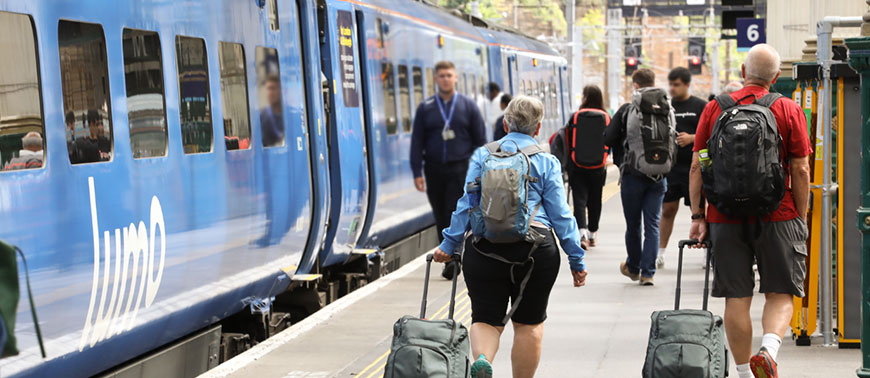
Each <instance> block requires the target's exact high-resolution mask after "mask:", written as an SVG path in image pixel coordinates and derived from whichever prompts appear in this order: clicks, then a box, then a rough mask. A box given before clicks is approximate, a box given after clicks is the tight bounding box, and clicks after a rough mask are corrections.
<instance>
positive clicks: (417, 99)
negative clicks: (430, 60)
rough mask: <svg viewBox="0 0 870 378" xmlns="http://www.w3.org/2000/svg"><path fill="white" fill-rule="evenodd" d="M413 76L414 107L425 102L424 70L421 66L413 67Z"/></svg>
mask: <svg viewBox="0 0 870 378" xmlns="http://www.w3.org/2000/svg"><path fill="white" fill-rule="evenodd" d="M411 77H412V78H413V83H414V109H416V108H417V107H418V106H420V104H422V103H423V70H421V69H420V67H414V68H412V69H411Z"/></svg>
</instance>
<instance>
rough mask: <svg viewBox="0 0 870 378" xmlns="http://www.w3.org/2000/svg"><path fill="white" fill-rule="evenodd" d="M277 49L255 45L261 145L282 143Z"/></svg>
mask: <svg viewBox="0 0 870 378" xmlns="http://www.w3.org/2000/svg"><path fill="white" fill-rule="evenodd" d="M280 72H281V71H280V70H279V68H278V50H275V49H273V48H268V47H259V46H258V47H257V98H258V103H259V104H260V134H261V136H262V139H263V147H279V146H283V145H284V117H283V113H284V101H283V100H282V99H281V74H280Z"/></svg>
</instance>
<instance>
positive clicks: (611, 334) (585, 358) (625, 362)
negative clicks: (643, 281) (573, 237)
mask: <svg viewBox="0 0 870 378" xmlns="http://www.w3.org/2000/svg"><path fill="white" fill-rule="evenodd" d="M609 173H610V174H609V177H608V181H609V182H608V184H607V185H606V186H605V193H604V197H605V201H606V202H605V203H604V212H603V216H602V221H601V230H600V231H599V243H598V246H597V247H594V248H591V249H590V250H589V251H588V252H587V255H586V263H587V266H588V271H589V277H588V279H587V285H586V286H585V287H583V288H574V287H573V286H572V285H571V275H570V272H569V271H568V268H567V265H568V264H567V259H565V257H564V255H563V263H562V269H561V272H560V275H559V278H558V280H557V281H556V285H555V287H554V289H553V293H552V296H551V298H550V305H549V308H548V315H549V317H548V320H547V321H546V323H545V324H546V325H545V329H544V350H543V356H542V358H541V364H540V366H539V368H538V372H537V376H538V377H639V376H640V371H641V367H642V366H643V361H644V355H645V352H646V344H647V336H648V332H649V326H650V314H651V313H652V312H653V311H655V310H659V309H667V308H670V307H672V306H673V298H674V289H675V286H676V267H677V249H676V244H677V240H678V239H679V238H684V237H685V236H686V235H687V234H688V228H689V220H688V212H687V211H686V209H681V213H680V214H679V215H678V217H677V223H676V225H675V228H674V236H673V238H672V240H671V245H672V247H671V248H669V251H668V253H667V255H666V258H665V259H666V264H665V267H664V269H662V270H660V271H658V272H657V274H656V276H655V286H653V287H642V286H639V285H638V284H637V283H636V282H631V281H629V280H628V279H626V278H625V277H623V276H622V275H621V274H620V273H619V269H618V267H619V262H620V261H622V260H623V259H624V258H625V252H624V247H623V245H624V243H623V232H624V230H625V227H624V222H623V218H622V207H621V203H620V198H619V193H618V186H617V184H616V177H617V176H618V173H616V172H614V171H611V172H609ZM702 266H703V254H702V253H701V252H699V251H697V250H687V251H686V255H685V261H684V277H683V295H682V301H683V302H682V304H683V307H685V308H700V306H701V293H702V287H703V280H704V271H703V269H702ZM439 268H440V267H439ZM424 270H425V260H424V259H423V257H422V256H421V257H420V258H417V259H416V260H414V261H412V262H411V263H409V264H407V265H405V266H404V267H402V268H401V269H399V270H398V271H396V272H393V273H391V274H389V275H387V276H385V277H383V278H381V279H379V280H377V281H375V282H373V283H371V284H369V285H368V286H365V287H363V288H361V289H359V290H357V291H355V292H353V293H351V294H350V295H348V296H346V297H344V298H342V299H340V300H338V301H337V302H335V303H333V304H330V305H329V306H327V307H325V308H324V309H323V310H321V311H319V312H317V313H315V314H314V315H312V316H310V317H308V318H306V319H305V320H303V321H301V322H300V323H297V324H296V325H294V326H293V327H291V328H289V329H287V330H285V331H283V332H282V333H281V334H278V335H277V336H275V337H273V338H271V339H268V340H266V341H265V342H263V343H261V344H259V345H257V346H256V347H254V348H253V349H251V350H249V351H247V352H245V353H243V354H241V355H239V356H237V357H235V358H234V359H231V360H229V361H227V362H225V363H224V364H222V365H220V366H218V367H217V368H216V369H214V370H212V371H209V372H208V373H206V374H205V375H204V377H207V378H218V377H232V378H249V377H257V378H265V377H275V378H282V377H283V378H303V377H305V378H315V377H317V378H327V377H339V378H351V377H353V378H380V377H382V376H383V374H384V365H385V362H386V359H387V355H388V352H389V347H390V340H391V336H392V326H393V323H394V322H395V321H396V319H398V318H400V317H401V316H402V315H405V314H417V313H418V312H419V308H420V302H419V301H420V295H421V293H422V284H423V275H424ZM433 271H435V268H434V267H433ZM436 277H437V278H436ZM429 295H430V296H429V307H428V311H427V314H428V315H429V317H430V318H433V319H437V318H444V317H446V314H447V303H448V299H449V295H450V282H449V281H446V280H444V279H442V278H440V276H438V275H437V274H433V278H432V282H431V285H430V294H429ZM762 306H763V297H762V296H761V295H760V294H756V296H755V299H754V300H753V310H752V316H753V325H754V326H755V329H754V335H755V342H754V345H755V346H757V345H760V339H761V329H760V318H761V310H762ZM710 309H711V311H713V312H714V313H717V314H720V315H721V314H722V313H723V311H724V301H723V300H721V299H716V298H711V300H710ZM470 310H471V309H470V304H469V302H468V296H467V293H466V290H464V284H463V282H462V281H461V280H460V282H459V288H458V289H457V306H456V318H457V319H459V320H460V321H462V322H463V323H464V324H466V326H468V325H469V322H470V318H471V311H470ZM512 337H513V336H512V332H511V328H510V326H508V327H506V329H505V334H504V335H503V336H502V347H501V349H500V350H499V352H498V354H497V356H496V359H495V362H494V364H493V366H494V367H495V375H494V376H495V377H498V378H508V377H510V376H511V375H510V348H511V347H510V342H511V340H512ZM821 344H822V343H821V342H820V341H817V340H814V343H813V345H812V346H800V347H799V346H796V345H795V343H794V342H793V341H792V340H791V339H790V338H789V337H788V336H787V337H786V338H785V341H784V342H783V346H782V349H781V350H780V353H779V360H780V361H779V362H780V376H782V377H788V378H821V377H850V376H854V374H855V369H856V368H858V367H859V366H860V364H861V355H860V351H859V350H857V349H837V348H836V347H823V346H820V345H821ZM730 376H732V377H735V376H737V374H736V371H735V370H734V364H733V360H732V362H731V372H730Z"/></svg>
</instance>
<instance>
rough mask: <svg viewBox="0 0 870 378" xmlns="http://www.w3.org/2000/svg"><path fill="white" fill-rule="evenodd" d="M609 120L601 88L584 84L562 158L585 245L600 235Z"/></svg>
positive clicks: (567, 132) (571, 119)
mask: <svg viewBox="0 0 870 378" xmlns="http://www.w3.org/2000/svg"><path fill="white" fill-rule="evenodd" d="M609 124H610V115H609V114H607V112H606V111H604V96H603V95H602V94H601V89H599V88H598V86H595V85H587V86H586V87H584V88H583V102H582V103H581V105H580V110H579V111H577V112H576V113H574V115H573V116H572V117H571V118H570V119H569V120H568V124H567V125H565V129H564V134H563V135H561V138H560V139H561V141H562V143H563V145H564V146H565V147H564V148H562V151H565V153H566V154H567V156H564V158H563V159H564V160H565V165H564V167H565V171H567V173H568V185H569V186H570V187H571V194H572V199H573V200H574V218H575V219H576V220H577V226H578V227H579V228H580V238H581V240H582V241H583V242H584V243H583V244H584V248H586V247H585V245H586V243H588V245H589V246H590V247H594V246H595V244H596V240H597V239H598V226H599V220H600V219H601V195H602V189H603V188H604V181H605V180H606V179H607V168H606V167H605V165H606V164H607V154H608V149H607V146H605V144H604V133H605V130H606V128H607V126H608V125H609ZM559 134H562V133H559ZM587 211H588V222H587Z"/></svg>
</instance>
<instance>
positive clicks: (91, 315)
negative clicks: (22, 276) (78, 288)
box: [79, 177, 166, 351]
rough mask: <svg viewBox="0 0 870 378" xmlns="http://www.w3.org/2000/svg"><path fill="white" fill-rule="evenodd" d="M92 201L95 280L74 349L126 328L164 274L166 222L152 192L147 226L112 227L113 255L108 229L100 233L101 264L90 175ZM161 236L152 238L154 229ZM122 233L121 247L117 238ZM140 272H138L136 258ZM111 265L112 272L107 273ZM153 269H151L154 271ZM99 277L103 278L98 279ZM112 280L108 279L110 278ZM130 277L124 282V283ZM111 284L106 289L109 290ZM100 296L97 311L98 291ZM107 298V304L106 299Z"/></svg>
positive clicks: (148, 303)
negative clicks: (156, 258)
mask: <svg viewBox="0 0 870 378" xmlns="http://www.w3.org/2000/svg"><path fill="white" fill-rule="evenodd" d="M88 189H89V194H90V200H91V229H92V230H93V235H94V281H93V286H92V287H91V302H90V305H89V306H88V317H87V318H86V319H85V326H84V329H83V330H82V338H81V340H80V341H79V351H81V350H83V349H84V348H85V346H91V347H93V346H94V345H95V344H96V343H97V342H99V341H102V340H105V339H108V338H110V337H112V336H114V335H117V334H119V333H121V332H124V331H127V330H129V329H130V328H132V327H133V325H134V324H135V323H136V315H137V314H138V312H139V307H140V306H141V305H142V299H143V298H144V299H145V308H148V307H150V306H151V304H152V303H153V302H154V297H156V296H157V290H158V289H159V288H160V281H161V279H162V278H163V265H164V263H165V260H166V226H165V224H164V222H163V208H161V207H160V200H159V199H157V196H153V197H151V217H150V220H149V221H150V224H149V226H150V227H146V225H145V222H144V221H141V220H140V221H139V224H138V225H136V224H134V223H132V222H131V223H130V225H129V226H128V227H124V228H121V229H119V228H116V229H115V237H114V239H115V257H114V260H113V259H112V243H111V240H112V238H111V237H110V236H111V234H110V233H109V230H106V231H104V232H103V242H104V246H105V248H104V251H103V258H102V259H103V261H102V267H100V233H99V229H98V225H99V223H98V222H97V200H96V195H95V193H94V178H93V177H89V178H88ZM158 228H159V229H160V240H159V242H157V241H156V236H157V235H156V234H157V229H158ZM122 237H123V248H122V243H121V240H122ZM157 243H159V247H160V264H159V265H155V264H154V256H155V247H156V246H157V245H156V244H157ZM140 260H141V261H142V271H141V272H140V271H139V261H140ZM113 270H114V272H112V271H113ZM155 273H156V274H155ZM100 277H102V283H101V282H100ZM110 277H111V278H112V279H111V284H110V283H109V281H110ZM128 281H129V287H128ZM110 289H111V292H110ZM98 294H99V297H100V301H99V305H98V307H97V311H96V312H94V305H95V304H96V303H97V295H98ZM107 302H108V303H107Z"/></svg>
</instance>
